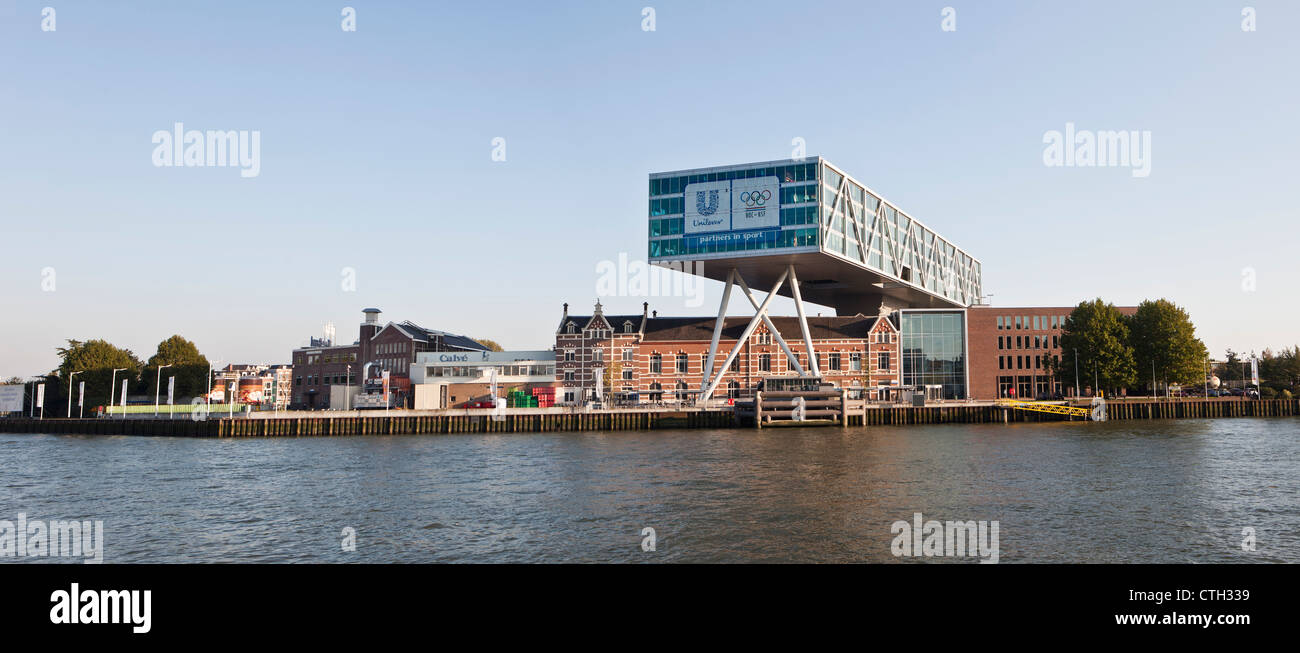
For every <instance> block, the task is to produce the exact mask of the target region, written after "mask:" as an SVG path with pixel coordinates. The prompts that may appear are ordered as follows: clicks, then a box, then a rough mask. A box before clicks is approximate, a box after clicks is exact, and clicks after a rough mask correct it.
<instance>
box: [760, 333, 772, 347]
mask: <svg viewBox="0 0 1300 653" xmlns="http://www.w3.org/2000/svg"><path fill="white" fill-rule="evenodd" d="M758 344H760V345H770V344H772V334H770V333H760V334H758Z"/></svg>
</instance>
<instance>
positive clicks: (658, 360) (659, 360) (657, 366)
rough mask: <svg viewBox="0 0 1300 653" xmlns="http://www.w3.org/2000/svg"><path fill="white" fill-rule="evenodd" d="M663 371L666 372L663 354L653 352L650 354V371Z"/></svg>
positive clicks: (657, 372) (655, 372)
mask: <svg viewBox="0 0 1300 653" xmlns="http://www.w3.org/2000/svg"><path fill="white" fill-rule="evenodd" d="M663 372H664V357H663V356H661V355H659V354H658V353H655V354H651V355H650V373H651V374H663Z"/></svg>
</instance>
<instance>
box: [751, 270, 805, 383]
mask: <svg viewBox="0 0 1300 653" xmlns="http://www.w3.org/2000/svg"><path fill="white" fill-rule="evenodd" d="M736 281H737V282H738V283H740V289H741V290H743V291H745V297H746V298H747V299H748V300H749V303H750V304H751V305H752V306H753V307H754V310H755V311H757V310H758V300H756V299H754V293H752V292H750V291H749V285H748V284H746V283H745V278H744V277H742V276H740V275H736ZM763 324H766V325H767V330H768V331H770V332H771V333H772V337H773V338H776V344H778V345H781V350H782V351H784V352H785V357H786V359H787V360H789V361H790V365H792V366H794V369H795V372H797V373H798V374H799V376H807V375H806V374H804V371H803V366H802V365H800V364H799V357H798V356H795V355H794V352H793V351H790V345H787V344H786V343H785V338H782V337H781V332H780V331H777V330H776V325H774V324H772V318H771V317H769V316H768V315H767V313H764V314H763Z"/></svg>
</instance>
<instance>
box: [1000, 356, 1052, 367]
mask: <svg viewBox="0 0 1300 653" xmlns="http://www.w3.org/2000/svg"><path fill="white" fill-rule="evenodd" d="M1047 358H1048V356H1047V354H1043V355H1042V356H998V369H1000V370H1041V369H1044V366H1045V365H1046V364H1047ZM1051 358H1052V360H1054V361H1060V360H1061V357H1060V356H1052V357H1051Z"/></svg>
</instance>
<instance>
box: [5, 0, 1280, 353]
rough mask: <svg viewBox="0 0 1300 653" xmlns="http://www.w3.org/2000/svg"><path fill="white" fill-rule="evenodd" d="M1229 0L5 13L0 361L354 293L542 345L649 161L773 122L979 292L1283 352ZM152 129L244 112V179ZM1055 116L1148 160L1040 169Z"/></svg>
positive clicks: (1266, 80)
mask: <svg viewBox="0 0 1300 653" xmlns="http://www.w3.org/2000/svg"><path fill="white" fill-rule="evenodd" d="M647 4H650V5H651V6H653V7H654V8H655V18H656V25H655V27H656V29H655V31H652V32H646V31H643V30H642V29H641V24H642V13H641V9H642V7H644V6H646V5H647ZM344 5H351V6H352V7H354V8H355V9H356V13H357V30H356V31H355V32H344V31H343V30H341V29H340V20H341V17H340V9H341V8H342V7H343V6H344ZM45 6H53V7H54V8H55V10H56V12H57V13H56V21H57V22H56V31H54V32H43V31H42V30H41V11H42V8H43V7H45ZM944 6H952V7H953V8H954V9H956V12H957V13H956V18H957V29H956V31H954V32H945V31H942V30H941V29H940V23H941V20H942V17H941V13H940V12H941V10H942V9H943V7H944ZM1251 6H1253V7H1254V8H1255V9H1256V21H1257V30H1256V31H1253V32H1246V31H1243V30H1242V29H1241V23H1242V16H1241V9H1242V4H1241V3H1227V2H1169V3H1138V4H1137V6H1132V5H1130V4H1129V3H1122V2H1116V3H1104V2H1088V3H1079V4H1078V5H1072V4H1067V3H1060V2H1024V3H1017V2H968V3H963V2H958V1H957V0H945V1H944V2H937V3H925V2H888V3H863V2H844V3H833V2H832V3H790V2H780V3H778V2H655V0H639V1H638V2H610V1H602V2H590V3H579V2H549V3H493V4H488V3H454V4H453V3H399V2H370V1H366V0H349V1H348V2H339V3H334V4H329V3H322V2H284V3H258V2H247V3H242V2H225V3H219V4H218V3H165V2H137V3H101V2H66V1H59V0H41V1H40V2H26V1H17V2H5V3H3V4H0V60H2V61H4V62H5V65H4V66H0V224H3V227H4V230H5V237H4V238H3V240H0V248H2V249H0V292H2V293H3V295H2V296H3V298H4V306H5V310H4V311H3V315H4V317H3V319H0V339H3V341H4V342H5V343H7V344H6V346H5V347H4V349H3V350H2V351H0V374H2V375H4V376H6V377H7V376H10V375H31V374H37V373H41V372H44V371H46V370H48V369H51V368H53V367H54V366H55V365H56V364H57V358H56V355H55V352H54V348H55V347H57V346H59V345H60V344H62V343H63V341H64V340H65V339H67V338H77V339H88V338H95V337H99V338H105V339H108V340H110V341H112V342H114V343H116V344H118V345H121V346H125V347H129V348H131V349H132V350H134V351H135V352H136V353H137V354H138V355H140V356H141V357H142V358H144V357H147V356H148V355H150V354H152V352H153V350H154V348H155V347H156V345H157V343H158V342H159V341H160V340H162V339H164V338H166V337H167V336H169V335H171V334H173V333H179V334H181V335H183V336H185V337H188V338H190V339H192V340H194V341H195V342H196V343H197V344H198V345H199V347H200V349H201V350H202V351H203V352H204V353H206V354H207V355H208V356H209V357H210V358H215V359H220V360H222V361H225V362H230V361H237V362H257V361H263V362H284V361H287V360H288V356H289V351H290V350H291V349H292V348H293V347H296V346H299V345H301V344H303V343H304V342H305V340H306V339H307V338H308V337H309V336H312V335H318V334H319V332H320V328H321V325H323V324H324V323H325V322H327V321H332V322H334V323H335V324H336V326H337V328H338V331H339V334H340V338H341V339H345V340H348V341H350V340H351V339H352V338H355V336H356V325H357V323H358V322H359V320H360V310H361V309H362V308H363V307H367V306H377V307H379V308H382V309H383V310H384V312H385V317H386V318H389V319H395V320H402V319H410V320H413V321H415V322H417V323H420V324H423V325H425V326H428V327H432V328H439V329H444V330H448V331H453V332H457V333H465V334H469V335H473V336H482V337H489V338H493V339H495V340H497V341H499V342H501V343H502V344H503V345H505V346H507V347H508V348H520V349H528V348H544V347H548V346H549V345H551V344H553V339H552V337H551V330H552V329H553V328H554V326H555V324H556V323H557V321H558V319H559V314H560V305H561V304H562V303H563V302H566V301H567V302H569V303H570V304H572V305H573V308H574V310H575V311H586V310H589V307H590V305H591V304H592V302H593V301H594V300H595V298H596V296H595V293H596V289H595V285H596V279H597V275H596V265H597V264H598V263H599V262H600V261H602V260H616V259H617V257H618V255H619V254H620V253H628V254H629V255H630V256H632V257H633V258H644V256H645V249H646V247H645V239H646V175H647V174H648V173H649V172H656V171H663V170H674V169H681V168H691V167H701V166H708V165H722V164H730V163H742V162H749V161H765V160H772V159H781V158H786V157H788V156H790V152H791V140H792V139H793V138H796V137H799V138H803V139H805V141H806V143H807V151H808V154H810V155H821V156H825V157H827V158H828V159H829V160H831V161H832V162H834V163H835V164H836V165H838V166H839V167H841V168H843V169H845V170H846V171H848V172H849V173H850V174H852V175H853V176H854V177H856V178H857V179H859V180H860V181H862V182H863V183H865V184H867V185H868V186H869V187H871V188H873V189H874V190H876V191H878V192H880V193H882V194H883V195H884V196H885V197H886V198H888V199H890V200H891V201H893V202H894V203H896V204H898V205H899V206H900V207H902V208H903V209H905V210H906V211H908V212H909V213H910V214H912V215H914V216H915V217H917V218H919V219H920V220H922V221H923V222H925V223H926V224H927V225H928V226H930V227H932V228H934V229H935V230H936V231H938V232H939V233H941V234H943V235H944V236H945V237H947V238H949V239H950V240H952V241H953V242H955V243H956V244H958V245H959V246H961V247H962V248H964V249H965V250H966V251H968V252H970V253H972V254H974V255H975V256H976V257H978V258H979V259H980V260H981V261H982V263H983V271H984V276H983V281H984V290H985V292H986V293H992V295H993V296H992V298H991V301H992V303H993V304H995V305H999V304H1000V305H1004V306H1026V305H1072V304H1075V303H1077V302H1078V301H1080V300H1083V299H1087V298H1092V297H1096V296H1100V297H1103V298H1105V299H1107V300H1110V301H1113V302H1115V303H1117V304H1135V303H1137V302H1139V301H1141V300H1142V299H1144V298H1156V297H1167V298H1169V299H1171V300H1173V301H1175V302H1176V303H1178V304H1180V305H1182V306H1184V307H1186V308H1187V309H1188V311H1189V312H1190V313H1191V315H1192V318H1193V320H1194V321H1195V323H1196V325H1197V327H1198V332H1199V334H1200V335H1201V337H1202V338H1203V339H1204V340H1205V341H1206V344H1207V345H1208V346H1209V347H1210V350H1211V352H1212V353H1213V354H1214V355H1215V356H1216V357H1219V356H1222V354H1223V350H1224V349H1225V348H1226V347H1233V348H1234V349H1237V350H1245V351H1249V350H1251V349H1254V350H1262V349H1263V348H1264V347H1268V346H1272V347H1275V348H1276V347H1280V346H1289V345H1292V344H1295V343H1296V342H1297V341H1300V334H1297V332H1296V329H1295V326H1294V325H1295V324H1296V323H1297V321H1300V308H1297V302H1296V297H1297V292H1296V290H1295V288H1296V284H1297V282H1300V257H1297V255H1296V251H1297V236H1298V235H1300V228H1297V226H1296V224H1297V219H1298V218H1300V215H1298V210H1297V208H1296V206H1295V203H1294V201H1292V200H1291V196H1293V195H1294V189H1295V188H1296V187H1297V183H1296V181H1295V178H1296V172H1297V167H1298V166H1297V163H1296V162H1297V160H1300V157H1298V156H1297V152H1300V135H1298V132H1297V128H1296V126H1295V121H1294V119H1295V116H1296V115H1298V114H1297V106H1298V105H1300V102H1298V100H1300V84H1297V83H1296V64H1297V62H1298V61H1300V56H1298V55H1300V39H1297V38H1296V35H1297V33H1300V5H1296V4H1295V3H1286V2H1252V3H1251ZM176 122H182V123H184V124H185V125H186V128H190V129H200V130H207V129H221V130H232V129H233V130H258V131H260V132H261V152H260V159H261V172H260V175H259V176H257V177H255V178H251V179H245V178H241V177H240V175H239V174H238V171H237V170H236V169H233V168H186V167H170V168H168V167H155V166H154V165H153V164H152V162H151V154H152V152H153V148H154V145H153V143H152V142H151V135H152V134H153V133H154V132H155V131H157V130H170V129H171V127H172V125H173V124H174V123H176ZM1067 122H1071V123H1074V124H1075V125H1076V128H1077V129H1081V130H1082V129H1086V130H1097V131H1099V130H1138V131H1150V132H1151V138H1152V152H1151V158H1152V163H1151V174H1150V176H1149V177H1146V178H1134V177H1133V176H1132V175H1131V174H1130V172H1129V170H1128V169H1125V168H1105V167H1099V168H1077V167H1076V168H1062V167H1056V168H1049V167H1046V166H1044V165H1043V161H1042V154H1043V147H1044V146H1043V142H1042V139H1043V135H1044V133H1045V132H1047V131H1049V130H1063V129H1064V128H1065V124H1066V123H1067ZM496 137H503V138H505V139H506V154H507V157H506V161H504V162H494V161H492V160H491V158H490V155H491V151H492V144H491V143H492V139H493V138H496ZM46 268H53V269H54V273H55V276H54V281H55V289H54V291H53V292H49V291H46V290H44V289H43V287H42V281H43V280H45V279H46V277H47V276H48V275H46V274H45V273H44V272H43V271H44V270H46ZM344 268H351V269H353V270H355V271H356V290H355V292H347V291H344V290H343V288H342V286H341V275H342V271H343V269H344ZM1247 268H1249V269H1251V270H1253V271H1254V275H1255V280H1256V286H1255V290H1253V291H1248V290H1243V286H1242V279H1243V270H1245V269H1247ZM43 275H45V276H43ZM721 286H722V284H721V283H718V282H706V283H705V286H704V287H705V293H704V302H705V306H704V307H702V308H688V307H686V306H685V305H684V300H683V299H681V298H651V299H650V301H651V305H652V307H653V308H656V309H657V310H659V311H660V314H670V315H674V314H707V313H708V312H709V310H710V306H716V303H717V300H718V297H720V295H721ZM603 301H604V303H605V304H606V306H607V308H608V309H609V310H611V311H625V312H639V310H640V306H641V302H642V301H645V299H644V298H641V297H610V298H604V299H603ZM733 306H734V303H733ZM774 306H775V310H776V311H777V312H780V313H786V312H791V311H792V310H793V309H792V306H791V304H790V303H789V302H788V301H787V300H780V301H778V302H776V303H775V304H774ZM714 310H716V309H714Z"/></svg>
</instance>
